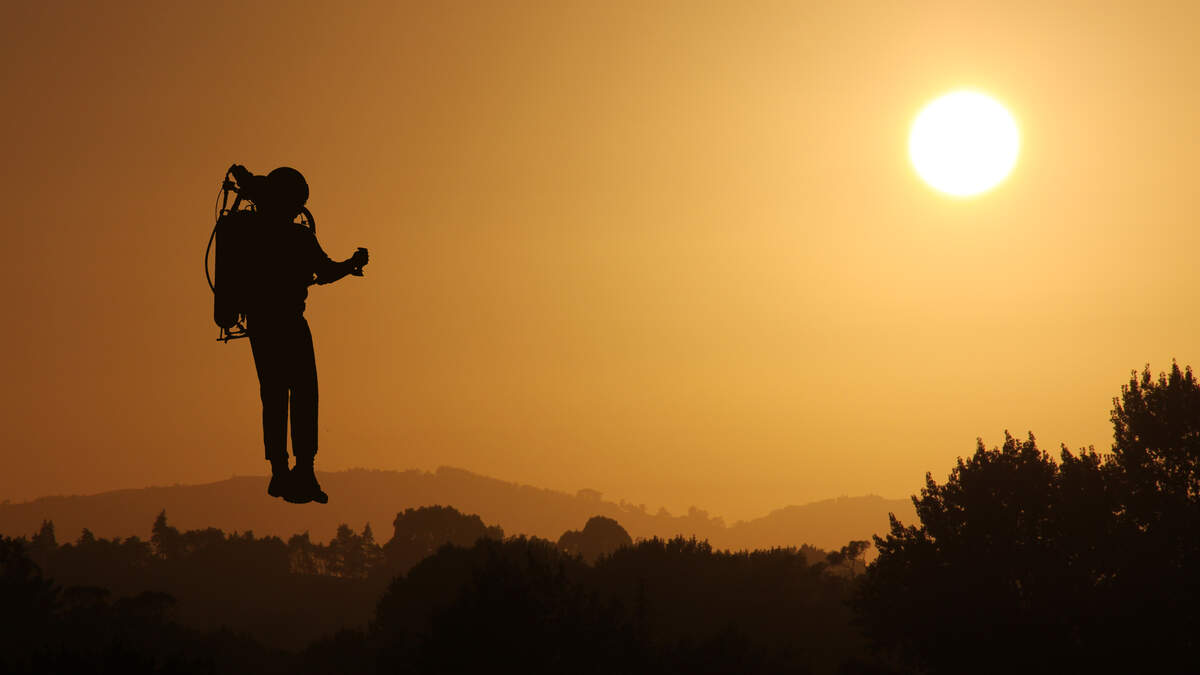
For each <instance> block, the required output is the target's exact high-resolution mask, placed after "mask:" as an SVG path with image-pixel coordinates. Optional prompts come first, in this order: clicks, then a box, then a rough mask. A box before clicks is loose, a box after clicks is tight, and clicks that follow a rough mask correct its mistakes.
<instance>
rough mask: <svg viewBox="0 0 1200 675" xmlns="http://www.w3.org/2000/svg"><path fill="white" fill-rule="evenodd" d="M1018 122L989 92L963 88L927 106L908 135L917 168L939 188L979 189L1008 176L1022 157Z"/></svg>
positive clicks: (959, 192)
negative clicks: (986, 93)
mask: <svg viewBox="0 0 1200 675" xmlns="http://www.w3.org/2000/svg"><path fill="white" fill-rule="evenodd" d="M1019 146H1020V138H1019V135H1018V133H1017V123H1016V122H1015V121H1014V120H1013V118H1012V115H1010V114H1009V113H1008V111H1007V110H1005V109H1004V106H1002V105H1000V104H999V103H997V102H996V100H995V99H992V98H990V97H988V96H985V95H983V94H980V93H978V92H974V91H967V90H960V91H954V92H950V93H949V94H945V95H944V96H941V97H939V98H937V99H935V100H933V101H932V102H930V103H929V104H928V105H926V106H925V107H924V108H922V109H921V112H920V114H918V115H917V119H916V120H915V121H914V122H913V125H912V131H911V132H910V133H909V136H908V155H909V157H910V158H911V159H912V163H913V168H915V169H916V170H917V173H918V174H919V175H920V176H921V178H922V179H923V180H924V181H925V182H926V183H928V184H929V185H930V186H931V187H933V188H934V189H936V190H938V191H940V192H944V193H946V194H949V195H953V196H955V197H970V196H972V195H977V194H979V193H981V192H984V191H985V190H988V189H989V188H992V187H994V186H995V185H996V184H997V183H999V182H1000V181H1002V180H1004V178H1005V177H1007V176H1008V174H1009V172H1011V171H1012V169H1013V166H1015V165H1016V163H1017V150H1018V148H1019Z"/></svg>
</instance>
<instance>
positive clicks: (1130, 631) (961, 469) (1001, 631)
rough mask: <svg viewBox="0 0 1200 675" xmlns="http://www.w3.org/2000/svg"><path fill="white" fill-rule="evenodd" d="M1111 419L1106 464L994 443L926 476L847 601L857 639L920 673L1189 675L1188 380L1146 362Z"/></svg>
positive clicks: (1199, 485)
mask: <svg viewBox="0 0 1200 675" xmlns="http://www.w3.org/2000/svg"><path fill="white" fill-rule="evenodd" d="M1112 420H1113V425H1114V438H1115V440H1114V445H1113V452H1112V454H1110V455H1103V456H1102V455H1099V454H1097V453H1096V452H1094V451H1093V450H1091V449H1088V450H1086V451H1083V452H1080V453H1079V454H1073V453H1071V452H1069V451H1068V450H1067V449H1066V448H1063V449H1062V453H1061V458H1060V460H1059V461H1058V462H1056V461H1054V460H1053V459H1052V458H1051V457H1049V456H1048V455H1047V454H1046V453H1044V452H1042V451H1041V450H1039V449H1038V447H1037V444H1036V443H1035V441H1034V439H1033V436H1032V435H1030V437H1029V439H1028V440H1027V441H1018V440H1016V439H1014V438H1012V437H1011V436H1009V435H1007V434H1005V442H1004V444H1003V446H1002V447H999V448H993V449H992V450H988V449H986V448H985V447H984V445H983V443H982V441H980V442H979V444H978V447H977V449H976V451H975V454H974V455H973V456H972V457H971V458H969V459H967V460H962V459H960V460H959V462H958V465H957V466H956V467H955V468H954V469H953V471H952V472H951V473H950V477H949V479H948V480H947V481H946V482H945V483H943V484H938V483H937V482H935V481H934V480H933V479H932V477H931V476H926V485H925V488H923V489H922V490H921V493H920V496H919V497H914V498H913V501H914V504H915V505H916V509H917V514H918V517H919V518H920V521H921V525H920V526H919V527H918V526H912V525H909V526H905V525H903V524H901V523H900V522H898V521H897V520H896V519H895V518H894V517H893V519H892V526H891V532H890V534H888V535H887V537H886V538H882V539H881V538H878V537H877V538H876V545H877V546H878V548H879V551H880V555H879V558H878V559H877V560H876V561H875V563H873V564H872V565H871V566H870V568H869V569H868V573H867V574H866V577H865V579H864V581H863V583H862V584H861V586H860V588H859V590H858V593H857V596H856V599H855V606H856V608H857V610H858V612H859V615H860V621H861V626H862V628H863V630H864V632H865V634H866V635H867V637H868V638H869V639H870V640H871V641H872V643H873V644H874V645H875V646H876V647H877V648H878V649H880V650H881V651H882V652H884V653H886V654H889V655H891V657H893V658H895V659H898V660H899V661H901V662H904V663H907V664H910V665H912V666H917V667H921V668H924V669H927V670H929V671H930V672H933V673H958V672H963V671H964V669H969V670H970V671H971V672H976V673H987V672H995V673H1001V672H1051V671H1056V672H1148V671H1151V672H1195V671H1196V670H1197V668H1200V655H1198V653H1197V647H1198V646H1200V645H1198V644H1197V642H1198V640H1197V635H1196V633H1195V630H1194V627H1195V625H1196V620H1197V618H1200V611H1198V610H1197V607H1198V606H1200V605H1198V604H1197V602H1198V601H1200V592H1198V591H1197V588H1198V587H1197V585H1196V583H1195V580H1194V576H1195V573H1196V570H1198V569H1200V471H1198V470H1197V467H1198V466H1200V386H1197V383H1196V382H1195V380H1194V379H1193V377H1192V374H1191V371H1190V369H1189V370H1187V371H1180V369H1179V368H1178V366H1174V367H1173V368H1172V371H1171V373H1170V374H1169V375H1167V374H1163V375H1161V376H1159V378H1157V380H1155V379H1154V378H1152V377H1151V375H1150V371H1149V369H1148V368H1147V369H1146V370H1145V371H1144V372H1143V373H1142V374H1141V377H1140V378H1139V377H1138V376H1137V374H1136V373H1135V374H1134V376H1133V378H1132V379H1131V381H1130V383H1129V385H1128V386H1126V387H1123V388H1122V395H1121V397H1120V398H1119V399H1115V400H1114V410H1113V414H1112ZM980 655H986V658H981V657H980ZM965 664H971V665H970V666H969V667H968V666H967V665H965Z"/></svg>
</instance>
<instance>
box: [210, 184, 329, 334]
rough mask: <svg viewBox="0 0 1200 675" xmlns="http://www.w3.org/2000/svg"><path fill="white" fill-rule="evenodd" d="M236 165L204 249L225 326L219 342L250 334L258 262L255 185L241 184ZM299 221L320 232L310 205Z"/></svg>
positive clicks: (217, 316) (216, 316) (216, 314)
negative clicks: (250, 306)
mask: <svg viewBox="0 0 1200 675" xmlns="http://www.w3.org/2000/svg"><path fill="white" fill-rule="evenodd" d="M236 166H237V165H236V164H234V165H232V166H230V167H229V169H228V170H227V171H226V172H225V178H224V179H223V180H222V181H221V190H220V192H218V193H217V201H216V204H215V205H214V211H215V220H216V224H214V225H213V229H212V234H211V235H209V237H208V247H207V248H205V250H204V276H205V278H206V279H208V287H209V288H210V289H211V290H212V293H213V321H215V322H216V324H217V327H218V328H220V329H221V333H220V335H219V336H218V337H217V340H218V341H219V342H229V341H230V340H236V339H238V338H243V337H247V336H248V335H249V334H248V333H247V332H246V297H247V295H248V291H249V283H250V279H251V274H250V271H251V266H252V265H253V264H254V261H253V260H252V259H251V251H252V250H253V246H252V239H251V237H252V236H253V234H254V233H253V231H252V229H251V228H253V227H255V221H256V219H255V216H254V213H255V210H256V209H255V205H254V199H255V194H254V189H253V187H252V186H251V185H239V184H238V182H237V180H236V174H235V173H234V168H235V167H236ZM243 171H244V170H243ZM255 178H258V177H255ZM231 196H232V203H230V197H231ZM295 222H296V223H297V224H298V225H303V226H304V227H307V228H308V229H310V230H312V231H313V233H314V234H315V233H316V230H317V221H316V219H314V218H313V215H312V213H311V212H310V211H309V210H308V209H307V208H301V209H300V213H299V214H298V215H297V216H296V221H295Z"/></svg>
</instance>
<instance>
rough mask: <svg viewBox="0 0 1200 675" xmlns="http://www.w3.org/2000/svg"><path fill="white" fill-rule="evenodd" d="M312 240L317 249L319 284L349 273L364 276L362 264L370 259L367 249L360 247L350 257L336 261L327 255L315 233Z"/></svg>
mask: <svg viewBox="0 0 1200 675" xmlns="http://www.w3.org/2000/svg"><path fill="white" fill-rule="evenodd" d="M312 242H313V247H314V248H315V249H316V251H315V256H316V263H317V265H316V268H317V269H316V273H317V279H316V282H317V283H318V284H332V283H333V282H335V281H338V280H339V279H341V278H342V277H344V276H346V275H347V274H357V275H358V276H362V266H363V265H366V264H367V259H368V258H367V249H365V248H360V249H358V250H357V251H355V252H354V255H352V256H350V257H349V258H347V259H345V260H343V261H341V262H334V261H333V260H332V259H330V257H329V256H328V255H326V253H325V251H324V250H323V249H322V248H321V245H320V244H319V243H317V238H316V236H315V235H314V236H313V238H312Z"/></svg>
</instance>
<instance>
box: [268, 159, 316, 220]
mask: <svg viewBox="0 0 1200 675" xmlns="http://www.w3.org/2000/svg"><path fill="white" fill-rule="evenodd" d="M267 190H268V191H270V193H271V199H272V201H273V202H275V203H276V204H277V205H278V206H279V207H281V208H285V209H288V210H293V209H294V210H295V211H299V210H300V209H301V208H302V207H303V206H304V204H305V202H307V201H308V181H306V180H304V175H303V174H301V173H300V172H299V171H297V170H295V169H293V168H292V167H290V166H281V167H279V168H278V169H275V170H274V171H272V172H271V173H269V174H267Z"/></svg>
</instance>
